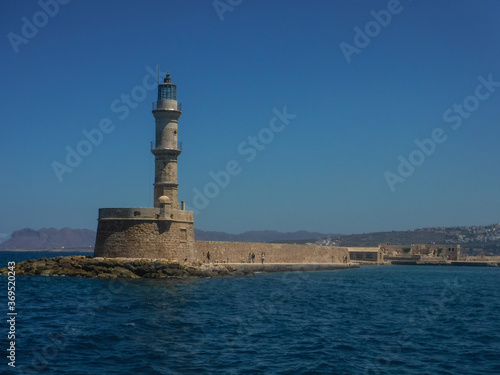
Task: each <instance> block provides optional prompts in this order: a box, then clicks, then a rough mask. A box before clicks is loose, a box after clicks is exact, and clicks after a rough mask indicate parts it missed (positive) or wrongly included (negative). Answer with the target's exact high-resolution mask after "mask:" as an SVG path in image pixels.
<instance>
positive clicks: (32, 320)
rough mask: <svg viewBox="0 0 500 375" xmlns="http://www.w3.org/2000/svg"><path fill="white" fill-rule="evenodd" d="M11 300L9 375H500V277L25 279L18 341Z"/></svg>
mask: <svg viewBox="0 0 500 375" xmlns="http://www.w3.org/2000/svg"><path fill="white" fill-rule="evenodd" d="M69 254H70V253H48V252H36V253H35V252H1V253H0V264H1V265H2V267H3V266H6V265H7V263H8V262H19V261H21V260H23V259H30V258H41V257H53V256H59V255H69ZM71 254H74V253H71ZM82 254H84V255H87V254H88V253H82ZM0 290H1V297H0V305H1V306H2V310H3V313H2V314H3V319H2V322H3V323H2V326H1V329H0V347H1V348H2V349H3V352H4V355H3V356H1V357H2V359H1V360H0V373H1V374H71V375H85V374H92V375H95V374H116V375H124V374H148V375H149V374H283V375H288V374H395V375H396V374H397V375H401V374H432V375H435V374H442V375H448V374H449V375H451V374H464V375H471V374H478V375H479V374H481V375H484V374H495V375H498V374H500V268H494V267H484V268H483V267H477V268H476V267H442V266H441V267H440V266H362V267H361V268H358V269H347V270H336V271H317V272H291V273H261V274H257V275H254V276H247V277H232V278H203V279H156V280H153V279H131V280H98V279H83V278H70V277H42V276H40V277H27V276H25V277H23V276H17V277H16V279H15V291H14V292H15V313H16V314H17V315H15V323H14V333H15V339H14V340H11V339H9V338H8V334H9V333H12V321H10V322H9V321H8V320H9V319H11V317H12V315H7V313H8V292H7V290H8V278H7V276H2V277H0ZM11 295H12V293H11ZM11 341H14V344H15V345H14V347H15V353H14V354H15V358H14V359H15V362H14V363H13V362H12V358H11V359H9V358H7V356H8V355H9V354H12V353H11V352H10V351H9V349H11V346H10V345H11ZM11 351H12V350H11ZM5 354H6V355H5ZM9 363H11V365H9ZM12 364H14V365H15V367H12Z"/></svg>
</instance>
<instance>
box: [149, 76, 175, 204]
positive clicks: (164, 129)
mask: <svg viewBox="0 0 500 375" xmlns="http://www.w3.org/2000/svg"><path fill="white" fill-rule="evenodd" d="M181 113H182V112H181V106H180V104H179V103H177V86H176V85H174V84H172V80H171V79H170V73H167V76H166V78H165V80H164V82H163V83H162V84H159V85H158V100H157V101H156V102H154V103H153V116H154V117H155V120H156V139H155V147H154V149H152V150H151V152H152V153H153V155H154V156H155V182H154V207H160V203H159V201H158V199H159V198H160V197H161V196H165V195H166V196H168V197H169V198H170V200H171V201H172V208H175V209H178V208H179V203H178V201H177V188H178V186H179V184H178V182H177V157H178V156H179V155H180V153H181V152H182V151H181V150H180V149H179V147H178V142H177V130H178V129H177V126H178V121H179V117H180V116H181Z"/></svg>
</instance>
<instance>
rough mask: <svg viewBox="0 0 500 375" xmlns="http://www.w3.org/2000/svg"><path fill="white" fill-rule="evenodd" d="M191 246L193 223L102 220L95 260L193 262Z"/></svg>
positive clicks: (193, 256) (98, 232)
mask: <svg viewBox="0 0 500 375" xmlns="http://www.w3.org/2000/svg"><path fill="white" fill-rule="evenodd" d="M186 212H187V211H186ZM194 243H195V241H194V229H193V223H189V222H182V221H172V220H147V219H132V220H131V219H101V220H99V223H98V227H97V237H96V245H95V250H94V256H96V257H104V258H116V257H125V258H148V259H149V258H153V259H168V260H175V261H184V260H186V259H187V260H188V261H195V260H196V254H195V248H194Z"/></svg>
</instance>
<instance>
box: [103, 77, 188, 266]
mask: <svg viewBox="0 0 500 375" xmlns="http://www.w3.org/2000/svg"><path fill="white" fill-rule="evenodd" d="M153 115H154V117H155V120H156V139H155V144H154V147H152V150H151V152H152V153H153V155H154V156H155V181H154V202H153V206H154V207H122V208H100V209H99V218H98V224H97V237H96V244H95V249H94V255H95V256H100V257H108V258H110V257H126V258H148V259H157V258H162V259H169V260H176V261H194V260H196V254H195V241H194V227H193V223H194V221H193V212H191V211H186V210H185V207H184V204H182V206H181V207H180V208H179V203H178V201H177V189H178V186H179V184H178V183H177V157H178V156H179V155H180V153H181V149H180V148H179V145H178V143H177V125H178V121H179V117H180V116H181V107H180V104H179V103H177V87H176V86H175V85H173V84H172V81H171V79H170V74H167V76H166V78H165V80H164V82H163V83H159V84H158V98H157V100H156V101H155V102H153Z"/></svg>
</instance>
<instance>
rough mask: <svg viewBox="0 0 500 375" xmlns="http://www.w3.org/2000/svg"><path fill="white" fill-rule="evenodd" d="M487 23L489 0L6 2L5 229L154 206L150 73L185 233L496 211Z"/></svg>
mask: <svg viewBox="0 0 500 375" xmlns="http://www.w3.org/2000/svg"><path fill="white" fill-rule="evenodd" d="M499 25H500V3H499V2H498V1H496V0H482V1H474V2H473V1H468V0H467V1H466V0H443V1H435V0H420V1H416V0H414V1H411V0H401V1H397V0H390V1H387V0H384V1H378V0H377V1H369V2H368V1H361V0H350V1H319V0H316V1H310V0H308V1H305V0H294V1H284V0H276V1H264V0H252V1H249V0H216V1H213V0H203V1H202V0H199V1H185V0H167V1H165V0H163V1H156V0H152V1H148V2H140V1H131V0H120V1H118V0H110V1H97V0H88V1H82V0H71V1H68V0H58V1H56V0H41V1H32V0H24V1H9V2H6V3H5V4H4V5H3V11H2V13H1V14H0V28H1V32H0V35H1V38H0V40H1V42H0V51H1V59H0V68H1V69H0V70H1V72H2V73H1V75H0V87H1V89H2V100H1V101H0V111H1V114H2V116H1V130H2V132H1V138H0V139H1V140H0V160H1V163H0V176H1V179H2V180H1V184H0V211H1V216H0V218H1V219H0V240H1V239H2V238H7V237H8V236H9V234H10V233H11V232H12V231H14V230H17V229H21V228H25V227H30V228H34V229H40V228H42V227H55V228H63V227H70V228H87V229H93V230H95V229H96V227H97V214H98V209H99V208H102V207H151V206H152V205H153V185H152V183H153V179H154V165H153V164H154V158H153V155H152V154H151V152H150V142H151V141H152V140H153V138H154V126H155V125H154V117H153V115H152V113H151V108H152V107H151V103H152V102H153V101H154V100H156V95H157V91H156V81H157V77H158V71H160V73H161V75H162V76H164V74H165V73H166V72H167V71H169V72H170V73H171V76H172V80H173V83H175V84H176V85H177V97H178V100H179V101H180V102H182V111H183V113H182V116H181V118H180V120H179V139H180V141H182V144H183V152H182V154H181V155H180V156H179V167H178V181H179V184H180V186H179V200H184V201H186V205H187V206H188V207H189V208H190V209H192V210H194V211H195V227H196V228H198V229H202V230H216V231H225V232H229V233H241V232H245V231H249V230H278V231H285V232H293V231H297V230H309V231H318V232H322V233H340V234H350V233H367V232H375V231H391V230H408V229H416V228H422V227H432V226H462V225H487V224H492V223H498V222H499V221H500V215H499V210H498V208H499V207H500V194H499V193H498V192H499V191H500V173H499V172H498V169H499V168H498V167H499V165H500V157H499V156H500V154H499V147H498V144H499V141H498V140H499V135H500V64H499V61H500V49H499V48H498V46H499V45H500V27H499Z"/></svg>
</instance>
